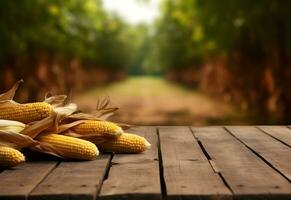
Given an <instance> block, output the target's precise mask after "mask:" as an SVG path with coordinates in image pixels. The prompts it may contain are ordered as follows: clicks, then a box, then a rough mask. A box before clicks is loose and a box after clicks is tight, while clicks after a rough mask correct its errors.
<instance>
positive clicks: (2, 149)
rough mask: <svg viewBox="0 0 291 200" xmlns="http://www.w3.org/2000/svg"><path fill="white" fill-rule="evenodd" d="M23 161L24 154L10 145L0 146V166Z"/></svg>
mask: <svg viewBox="0 0 291 200" xmlns="http://www.w3.org/2000/svg"><path fill="white" fill-rule="evenodd" d="M23 162H25V157H24V155H23V154H22V153H21V152H20V151H18V150H16V149H13V148H11V147H6V146H0V166H1V167H14V166H16V165H19V164H20V163H23Z"/></svg>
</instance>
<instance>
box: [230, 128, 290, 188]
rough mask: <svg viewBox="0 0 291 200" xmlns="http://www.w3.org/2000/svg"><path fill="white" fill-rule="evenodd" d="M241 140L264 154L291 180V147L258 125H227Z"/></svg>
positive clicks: (265, 157)
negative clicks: (266, 132)
mask: <svg viewBox="0 0 291 200" xmlns="http://www.w3.org/2000/svg"><path fill="white" fill-rule="evenodd" d="M227 129H228V130H229V131H230V132H231V133H232V134H233V135H234V136H235V137H236V138H238V139H239V140H240V141H241V142H243V143H244V144H245V145H247V146H248V147H249V148H251V149H252V150H253V151H255V152H256V153H257V154H259V155H260V156H262V157H263V158H264V159H265V160H266V161H267V162H268V163H270V164H271V165H272V166H273V167H274V168H276V169H277V170H278V171H280V172H281V173H282V174H284V176H285V177H286V178H287V179H288V180H289V181H290V182H291V164H290V163H291V148H289V147H288V146H286V145H284V144H283V143H281V142H279V141H278V140H276V139H274V138H272V137H271V136H269V135H267V134H265V133H263V132H262V131H261V130H259V129H257V128H256V127H250V126H247V127H239V126H238V127H227Z"/></svg>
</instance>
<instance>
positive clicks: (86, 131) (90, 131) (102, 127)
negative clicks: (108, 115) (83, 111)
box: [71, 120, 123, 137]
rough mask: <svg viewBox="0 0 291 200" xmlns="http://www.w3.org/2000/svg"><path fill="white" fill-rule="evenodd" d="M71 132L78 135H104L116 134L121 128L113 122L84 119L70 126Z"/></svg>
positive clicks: (121, 131)
mask: <svg viewBox="0 0 291 200" xmlns="http://www.w3.org/2000/svg"><path fill="white" fill-rule="evenodd" d="M71 130H72V131H73V132H76V133H78V134H80V135H96V136H104V137H106V136H107V137H112V136H118V135H121V134H122V133H123V130H122V129H121V128H120V127H119V126H117V125H116V124H115V123H113V122H108V121H97V120H86V121H85V122H84V123H81V124H79V125H77V126H74V127H72V128H71Z"/></svg>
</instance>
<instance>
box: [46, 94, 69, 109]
mask: <svg viewBox="0 0 291 200" xmlns="http://www.w3.org/2000/svg"><path fill="white" fill-rule="evenodd" d="M66 101H67V95H55V96H50V97H47V96H46V97H45V100H44V102H46V103H49V104H51V105H52V106H53V107H61V106H64V105H65V104H66Z"/></svg>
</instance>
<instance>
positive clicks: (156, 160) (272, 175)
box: [0, 126, 291, 200]
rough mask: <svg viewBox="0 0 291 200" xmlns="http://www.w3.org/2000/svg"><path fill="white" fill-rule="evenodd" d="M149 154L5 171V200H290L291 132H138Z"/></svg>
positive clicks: (1, 191)
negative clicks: (143, 139)
mask: <svg viewBox="0 0 291 200" xmlns="http://www.w3.org/2000/svg"><path fill="white" fill-rule="evenodd" d="M130 131H131V132H133V133H137V134H139V135H142V136H144V137H146V138H147V139H148V140H149V141H150V143H151V144H152V148H151V150H149V151H146V152H144V153H142V154H121V155H117V154H115V155H110V154H104V155H101V156H100V157H99V158H98V159H97V160H95V161H89V162H73V161H69V162H68V161H53V160H51V161H32V162H28V163H25V164H23V165H20V166H18V167H15V168H13V169H7V170H3V171H2V172H1V171H0V199H5V200H6V199H8V200H9V199H16V200H18V199H23V200H26V199H30V200H39V199H45V200H58V199H60V200H63V199H68V200H72V199H73V200H74V199H76V200H77V199H78V200H87V199H88V200H89V199H90V200H94V199H291V128H290V127H288V126H258V127H254V126H227V127H222V126H221V127H199V128H198V127H182V126H181V127H170V126H168V127H135V128H133V129H131V130H130Z"/></svg>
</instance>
